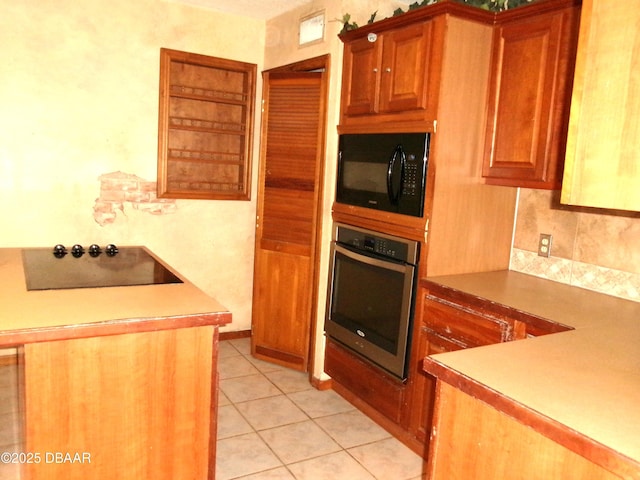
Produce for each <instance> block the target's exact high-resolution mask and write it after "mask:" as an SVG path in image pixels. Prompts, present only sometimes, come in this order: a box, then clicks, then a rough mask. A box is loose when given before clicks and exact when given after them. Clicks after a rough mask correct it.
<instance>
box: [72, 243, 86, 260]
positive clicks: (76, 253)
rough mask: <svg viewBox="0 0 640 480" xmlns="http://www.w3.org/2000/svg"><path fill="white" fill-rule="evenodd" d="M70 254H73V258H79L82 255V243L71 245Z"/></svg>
mask: <svg viewBox="0 0 640 480" xmlns="http://www.w3.org/2000/svg"><path fill="white" fill-rule="evenodd" d="M71 255H73V256H74V257H75V258H80V257H81V256H82V255H84V248H82V245H78V244H75V245H74V246H73V247H71Z"/></svg>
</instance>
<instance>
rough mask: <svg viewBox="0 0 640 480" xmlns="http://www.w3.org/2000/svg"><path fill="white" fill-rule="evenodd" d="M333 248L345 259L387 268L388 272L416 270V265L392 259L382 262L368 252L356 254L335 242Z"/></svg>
mask: <svg viewBox="0 0 640 480" xmlns="http://www.w3.org/2000/svg"><path fill="white" fill-rule="evenodd" d="M333 247H334V249H335V251H336V252H339V253H341V254H343V255H344V256H345V257H349V258H351V259H352V260H356V261H358V262H362V263H366V264H367V265H371V266H373V267H380V268H386V269H387V270H393V271H396V272H401V273H405V272H406V271H407V270H408V269H411V268H415V267H414V265H411V264H410V263H405V262H399V261H394V260H392V259H388V260H382V259H380V258H377V257H373V256H370V255H368V254H367V253H366V252H362V253H360V252H354V251H353V250H351V249H350V248H348V247H345V246H342V245H340V244H337V243H335V242H334V244H333Z"/></svg>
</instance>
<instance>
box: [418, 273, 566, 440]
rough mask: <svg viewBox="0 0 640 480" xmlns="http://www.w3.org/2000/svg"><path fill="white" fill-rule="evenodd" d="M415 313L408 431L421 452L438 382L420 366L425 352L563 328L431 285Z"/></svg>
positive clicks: (493, 341) (432, 353)
mask: <svg viewBox="0 0 640 480" xmlns="http://www.w3.org/2000/svg"><path fill="white" fill-rule="evenodd" d="M416 312H417V313H416V318H415V321H414V328H413V340H412V352H411V360H410V366H409V378H408V391H407V397H408V401H407V406H408V409H409V412H408V415H407V419H408V421H407V429H408V431H409V433H410V434H411V435H412V436H413V437H415V438H416V439H417V440H418V441H420V442H423V443H424V444H425V452H426V451H427V450H428V442H429V431H430V429H431V419H432V417H433V410H434V398H435V382H436V380H435V378H434V377H431V376H430V375H428V374H426V373H425V372H424V370H423V368H422V366H423V360H424V358H425V357H426V356H428V355H434V354H438V353H445V352H453V351H456V350H461V349H464V348H473V347H479V346H482V345H492V344H495V343H502V342H508V341H513V340H521V339H525V338H529V337H534V336H540V335H546V334H549V333H555V332H561V331H564V330H567V327H565V326H563V325H559V324H556V323H553V322H550V321H547V320H544V319H541V318H538V317H534V316H531V315H528V314H525V313H523V312H519V311H517V310H513V309H511V308H509V307H506V306H503V305H497V304H495V303H493V302H490V301H488V300H484V299H482V298H478V297H475V296H473V295H467V294H465V293H464V292H460V291H456V290H452V289H448V288H446V287H442V286H439V285H435V284H433V285H430V287H428V288H425V287H422V288H421V289H420V293H419V297H418V305H417V306H416Z"/></svg>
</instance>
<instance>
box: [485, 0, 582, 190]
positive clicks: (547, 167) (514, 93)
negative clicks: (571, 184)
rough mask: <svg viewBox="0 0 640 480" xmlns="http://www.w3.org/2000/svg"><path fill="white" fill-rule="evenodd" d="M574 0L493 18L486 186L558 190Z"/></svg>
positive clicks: (576, 10)
mask: <svg viewBox="0 0 640 480" xmlns="http://www.w3.org/2000/svg"><path fill="white" fill-rule="evenodd" d="M579 20H580V7H579V1H574V0H559V1H556V0H552V1H544V0H543V1H540V2H539V3H536V4H533V5H530V6H526V7H521V8H517V9H514V10H509V11H507V12H503V13H501V14H500V15H498V16H496V27H495V31H494V37H493V53H492V65H491V79H490V91H489V109H488V117H487V129H486V140H485V159H484V164H483V169H482V174H483V176H484V177H485V178H486V181H487V183H491V184H495V185H507V186H520V187H529V188H546V189H557V188H560V185H561V181H562V170H563V163H564V162H563V160H564V152H565V145H566V137H567V125H568V121H569V105H570V94H571V86H572V78H573V69H574V63H575V55H576V48H577V39H578V24H579Z"/></svg>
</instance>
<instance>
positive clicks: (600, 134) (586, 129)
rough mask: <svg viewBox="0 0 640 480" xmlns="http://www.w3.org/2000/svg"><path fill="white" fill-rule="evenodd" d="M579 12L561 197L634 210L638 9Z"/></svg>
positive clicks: (639, 90)
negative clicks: (580, 14)
mask: <svg viewBox="0 0 640 480" xmlns="http://www.w3.org/2000/svg"><path fill="white" fill-rule="evenodd" d="M582 11H583V18H582V23H581V26H580V44H579V51H578V61H577V64H576V78H575V88H574V90H573V98H572V105H571V121H570V125H569V138H568V142H567V156H566V173H565V178H564V182H563V185H562V203H568V204H571V205H583V206H589V207H601V208H613V209H621V210H632V211H640V160H639V159H638V150H639V149H640V78H639V76H638V75H639V72H640V35H638V25H639V24H640V9H639V8H638V4H636V3H634V2H606V1H602V0H588V1H587V0H585V1H584V3H583V7H582Z"/></svg>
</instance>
